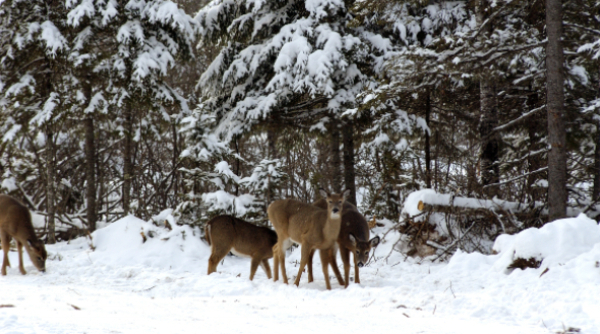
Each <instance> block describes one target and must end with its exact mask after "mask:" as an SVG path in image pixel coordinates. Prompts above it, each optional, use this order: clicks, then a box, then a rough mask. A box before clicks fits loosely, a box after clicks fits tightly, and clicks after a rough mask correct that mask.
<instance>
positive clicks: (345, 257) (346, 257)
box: [340, 246, 356, 287]
mask: <svg viewBox="0 0 600 334" xmlns="http://www.w3.org/2000/svg"><path fill="white" fill-rule="evenodd" d="M340 255H341V256H342V262H343V263H344V277H345V279H346V287H348V284H350V250H349V249H348V248H346V247H343V246H342V247H340ZM355 259H356V258H355ZM354 265H355V266H356V264H354Z"/></svg>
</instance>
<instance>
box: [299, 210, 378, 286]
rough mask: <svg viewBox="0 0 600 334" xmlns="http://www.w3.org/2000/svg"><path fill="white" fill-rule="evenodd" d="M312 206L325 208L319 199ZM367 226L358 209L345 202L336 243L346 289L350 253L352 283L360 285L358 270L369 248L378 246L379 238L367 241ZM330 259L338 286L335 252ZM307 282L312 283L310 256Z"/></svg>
mask: <svg viewBox="0 0 600 334" xmlns="http://www.w3.org/2000/svg"><path fill="white" fill-rule="evenodd" d="M313 205H314V206H318V207H320V208H326V207H327V203H326V202H325V200H323V199H320V200H318V201H316V202H314V203H313ZM369 234H370V233H369V225H368V223H367V220H366V219H365V217H364V216H363V215H361V214H360V212H358V209H357V208H356V207H355V206H354V205H352V203H349V202H345V203H344V207H343V209H342V226H341V228H340V234H339V236H338V239H337V243H338V246H339V250H340V255H341V256H342V262H343V263H344V278H345V280H344V282H345V286H346V287H348V284H349V283H350V281H349V278H350V253H352V254H354V282H356V283H360V277H359V275H358V268H362V267H363V266H364V265H365V264H367V261H368V260H369V252H370V251H371V248H373V247H375V246H377V245H378V244H379V240H380V239H379V237H378V236H376V237H374V238H373V239H371V240H369ZM328 256H329V257H330V259H329V263H331V266H332V268H333V271H334V273H335V274H336V277H337V279H338V281H339V282H340V284H343V283H342V278H341V275H340V274H339V270H338V268H337V261H336V252H335V250H333V251H332V252H330V253H329V254H328ZM308 276H309V277H308V280H309V281H312V256H311V257H310V260H309V262H308Z"/></svg>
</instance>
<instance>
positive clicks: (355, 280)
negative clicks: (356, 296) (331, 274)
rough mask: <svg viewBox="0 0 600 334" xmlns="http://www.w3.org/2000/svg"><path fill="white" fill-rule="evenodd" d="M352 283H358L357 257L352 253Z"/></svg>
mask: <svg viewBox="0 0 600 334" xmlns="http://www.w3.org/2000/svg"><path fill="white" fill-rule="evenodd" d="M354 283H356V284H359V283H360V277H359V276H358V259H357V258H356V254H354Z"/></svg>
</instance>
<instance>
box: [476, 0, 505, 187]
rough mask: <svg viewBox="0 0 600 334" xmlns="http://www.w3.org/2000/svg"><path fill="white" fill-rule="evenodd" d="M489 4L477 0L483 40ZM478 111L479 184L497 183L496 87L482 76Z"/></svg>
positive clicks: (488, 26)
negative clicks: (479, 116) (493, 130)
mask: <svg viewBox="0 0 600 334" xmlns="http://www.w3.org/2000/svg"><path fill="white" fill-rule="evenodd" d="M490 9H491V4H489V3H488V1H487V0H478V1H477V25H478V26H480V27H481V34H480V38H481V39H483V40H485V39H487V38H488V37H489V35H490V34H491V33H492V24H491V23H488V24H486V25H485V26H482V25H483V23H484V22H485V20H486V19H488V18H489V14H490ZM479 89H480V91H479V94H480V111H481V119H480V121H479V141H480V146H481V151H480V154H479V172H480V173H481V185H482V186H486V185H488V184H493V183H497V182H498V181H499V180H500V175H499V172H500V171H499V168H498V165H497V164H495V163H496V162H497V161H498V151H499V142H500V141H499V138H498V135H497V134H493V133H492V129H494V128H495V127H496V126H498V106H497V102H496V87H495V85H494V84H493V83H492V81H491V80H490V79H488V78H487V77H486V75H485V74H484V76H483V77H482V78H481V80H480V82H479ZM497 189H498V188H497V187H488V188H486V191H485V192H486V195H487V196H489V197H492V196H494V195H496V192H497Z"/></svg>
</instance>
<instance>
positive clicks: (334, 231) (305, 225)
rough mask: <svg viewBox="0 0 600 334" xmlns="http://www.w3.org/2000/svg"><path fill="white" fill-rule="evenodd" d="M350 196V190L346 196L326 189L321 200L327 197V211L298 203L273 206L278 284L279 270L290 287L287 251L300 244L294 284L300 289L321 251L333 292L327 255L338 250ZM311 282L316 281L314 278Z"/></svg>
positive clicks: (288, 201)
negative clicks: (313, 255) (306, 270)
mask: <svg viewBox="0 0 600 334" xmlns="http://www.w3.org/2000/svg"><path fill="white" fill-rule="evenodd" d="M349 192H350V191H349V190H346V191H345V192H344V193H342V194H329V193H328V192H326V191H325V190H324V189H322V188H321V189H319V193H320V194H321V196H323V197H325V202H326V204H327V209H322V208H319V207H316V206H314V205H311V204H307V203H303V202H300V201H297V200H294V199H284V200H277V201H274V202H272V203H271V204H270V205H269V207H268V208H267V214H268V216H269V220H270V221H271V224H273V227H274V228H275V232H277V244H275V246H274V247H273V266H274V269H275V272H274V275H273V278H274V281H277V280H278V279H279V270H281V276H282V277H283V282H284V283H285V284H288V278H287V273H286V270H285V251H286V250H287V249H288V248H289V247H290V246H291V244H292V242H294V243H297V244H300V247H301V259H300V268H299V269H298V275H297V276H296V280H295V282H294V284H295V285H296V286H299V284H300V278H301V276H302V272H303V271H304V268H305V266H306V264H307V263H308V260H309V257H310V255H311V253H313V252H314V251H315V250H317V249H318V250H320V251H319V254H320V255H321V263H322V267H323V274H324V276H325V285H326V287H327V290H331V284H330V282H329V272H328V265H329V262H328V259H329V256H328V255H327V252H328V251H329V249H331V248H332V247H334V246H335V242H336V240H337V238H338V235H339V233H340V227H341V223H342V215H341V212H342V207H343V204H344V202H345V201H346V198H347V197H348V194H349ZM311 276H312V275H311ZM310 278H311V279H312V277H310Z"/></svg>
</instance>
